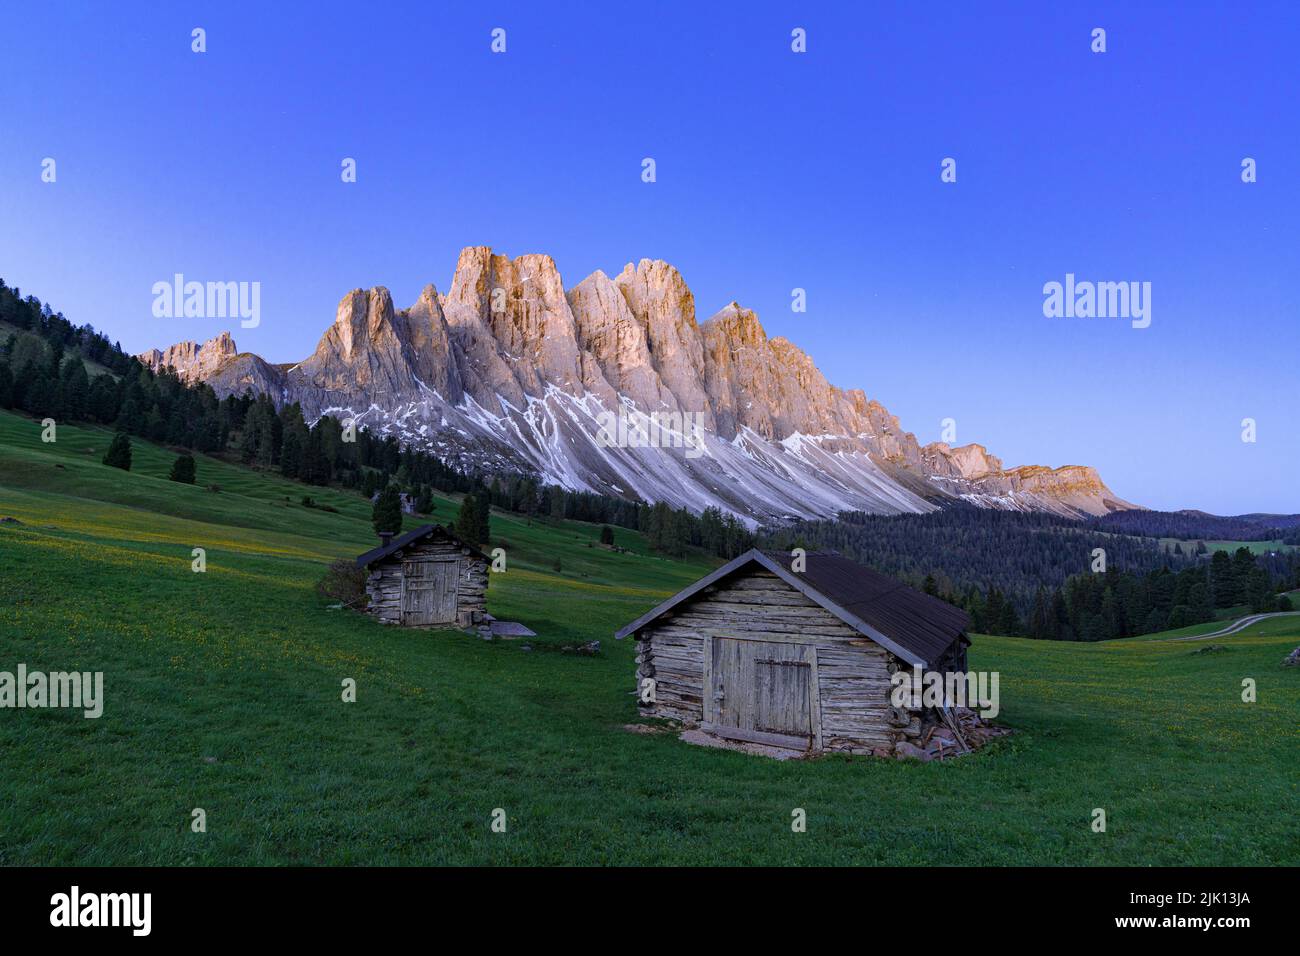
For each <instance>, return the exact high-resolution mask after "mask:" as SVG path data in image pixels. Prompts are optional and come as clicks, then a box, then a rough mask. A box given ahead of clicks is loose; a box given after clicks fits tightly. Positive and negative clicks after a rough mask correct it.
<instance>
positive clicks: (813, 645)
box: [615, 550, 970, 755]
mask: <svg viewBox="0 0 1300 956" xmlns="http://www.w3.org/2000/svg"><path fill="white" fill-rule="evenodd" d="M805 561H806V566H803V569H802V570H795V568H796V567H798V566H799V565H798V564H797V563H796V561H795V559H794V558H793V557H792V555H791V554H789V553H784V552H775V551H766V552H765V551H757V550H753V551H749V552H747V553H745V554H743V555H741V556H740V557H738V558H736V559H735V560H734V561H730V562H728V563H727V564H725V565H723V566H722V567H721V568H718V569H717V570H716V571H714V572H713V573H712V574H709V575H708V576H706V577H704V578H702V579H700V580H699V581H697V582H695V583H694V584H692V585H691V586H690V587H688V588H686V589H685V590H684V591H682V592H681V593H679V594H676V595H674V596H673V597H671V598H669V599H668V600H667V601H665V602H664V603H663V604H660V605H659V606H658V607H656V608H655V609H654V610H652V611H650V612H649V613H647V614H645V615H643V616H641V617H639V618H637V619H636V620H635V621H633V622H632V623H631V624H629V625H627V627H625V628H623V629H622V630H621V631H619V632H618V633H617V634H616V635H615V637H617V638H623V637H627V636H628V635H633V634H634V635H636V640H637V655H636V660H637V684H638V691H639V692H641V691H643V690H644V689H645V687H646V686H647V685H646V684H645V681H646V680H647V679H650V680H653V682H654V683H653V685H651V686H652V687H653V699H652V700H646V699H645V697H646V695H645V694H644V693H639V696H638V700H639V701H641V704H640V707H641V713H642V714H643V715H645V716H648V717H663V718H669V719H673V720H677V721H680V722H682V723H683V724H685V725H687V726H688V727H699V728H701V729H703V730H705V731H707V732H709V733H711V734H714V735H716V736H719V737H724V738H729V739H733V740H741V741H749V742H753V743H760V744H768V745H772V746H778V747H786V748H794V749H798V750H813V751H822V750H827V751H848V752H851V753H877V754H879V755H884V754H885V753H890V754H893V753H899V754H902V753H904V752H905V749H906V748H907V747H908V746H909V745H910V742H914V741H919V740H921V739H922V738H923V736H925V735H926V732H927V730H928V729H930V728H931V727H932V726H933V724H934V723H935V722H936V721H937V720H939V719H941V718H942V715H940V714H935V713H927V712H926V711H925V710H924V709H923V708H921V707H919V706H918V707H916V708H914V709H912V708H909V707H895V706H893V704H892V702H891V691H892V690H893V684H892V682H891V679H892V675H893V674H894V673H895V672H896V671H898V670H899V669H905V670H907V671H908V672H909V673H910V672H911V671H912V669H913V667H920V668H922V669H923V670H925V671H936V670H937V671H941V672H945V673H946V672H949V671H964V670H965V669H966V648H967V647H968V646H969V644H970V642H969V640H968V639H967V638H966V630H967V628H968V627H969V618H968V617H967V615H966V613H965V612H964V611H962V610H960V609H958V608H955V607H953V606H952V605H950V604H948V603H947V602H945V601H941V600H939V599H938V598H935V597H931V596H930V595H928V594H924V593H922V592H920V591H916V590H914V589H912V588H909V587H907V586H906V585H904V584H902V583H901V582H899V581H897V580H895V579H894V578H891V577H888V576H887V575H883V574H880V573H878V572H875V571H872V570H870V569H869V568H865V567H863V566H862V565H859V564H856V563H855V562H853V561H850V560H848V559H847V558H843V557H840V556H839V555H835V554H820V553H810V554H807V555H806V558H805ZM925 739H928V736H926V737H925Z"/></svg>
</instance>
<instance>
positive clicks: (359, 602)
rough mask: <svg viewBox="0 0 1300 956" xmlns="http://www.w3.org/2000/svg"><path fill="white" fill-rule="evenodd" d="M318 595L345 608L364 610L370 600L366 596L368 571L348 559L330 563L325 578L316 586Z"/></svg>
mask: <svg viewBox="0 0 1300 956" xmlns="http://www.w3.org/2000/svg"><path fill="white" fill-rule="evenodd" d="M316 593H317V594H319V595H320V596H321V597H323V598H328V599H330V600H331V601H336V602H338V603H339V604H342V605H343V606H344V607H356V608H363V607H365V606H366V603H367V601H368V600H369V595H367V594H366V569H365V568H359V567H357V563H356V562H355V561H352V560H350V559H348V558H339V559H338V560H337V561H333V562H331V563H330V566H329V568H328V569H326V571H325V576H324V577H323V578H321V579H320V581H319V582H318V583H317V585H316Z"/></svg>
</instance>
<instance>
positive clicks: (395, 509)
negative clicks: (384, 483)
mask: <svg viewBox="0 0 1300 956" xmlns="http://www.w3.org/2000/svg"><path fill="white" fill-rule="evenodd" d="M371 521H372V522H373V523H374V526H375V531H376V533H379V534H382V533H384V532H391V533H392V534H398V533H399V532H400V531H401V530H402V493H401V490H400V489H399V488H398V487H397V485H391V484H390V485H389V486H388V487H387V488H385V489H384V490H383V491H381V492H380V493H379V500H378V501H376V502H375V507H374V510H373V512H372V513H371Z"/></svg>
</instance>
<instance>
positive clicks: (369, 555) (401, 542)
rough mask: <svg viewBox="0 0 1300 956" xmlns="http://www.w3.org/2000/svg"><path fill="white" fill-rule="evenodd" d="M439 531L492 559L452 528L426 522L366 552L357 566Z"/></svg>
mask: <svg viewBox="0 0 1300 956" xmlns="http://www.w3.org/2000/svg"><path fill="white" fill-rule="evenodd" d="M438 533H440V534H442V536H443V537H445V538H448V539H449V540H451V541H454V542H456V544H458V545H460V546H461V547H462V548H468V549H469V553H470V554H472V555H474V556H476V557H479V558H482V559H483V560H484V561H488V560H491V559H490V558H488V556H487V555H486V554H484V553H483V552H482V551H480V550H479V549H478V548H476V547H474V545H472V544H469V543H468V542H465V541H462V540H461V539H460V538H458V537H456V536H455V535H454V534H452V533H451V531H450V530H448V529H447V528H444V527H443V526H442V525H440V524H426V525H424V526H423V527H421V528H416V529H415V530H414V531H408V532H407V533H406V534H404V535H402V536H401V537H400V538H394V539H393V540H392V541H390V542H388V544H384V545H380V546H379V547H377V548H375V549H374V550H373V551H367V552H366V553H365V554H363V555H361V556H360V557H359V558H357V567H359V568H365V567H369V566H370V565H372V564H374V563H375V562H376V561H382V560H383V559H384V558H386V557H388V556H389V555H390V554H392V553H393V552H394V551H400V550H401V549H402V548H405V547H408V546H409V545H411V544H413V543H415V542H416V541H419V540H421V539H423V538H427V537H428V536H429V535H431V534H438Z"/></svg>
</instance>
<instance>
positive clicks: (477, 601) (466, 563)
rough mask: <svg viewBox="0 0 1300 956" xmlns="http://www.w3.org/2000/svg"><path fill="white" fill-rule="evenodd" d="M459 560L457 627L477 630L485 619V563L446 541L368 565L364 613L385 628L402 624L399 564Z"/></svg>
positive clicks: (424, 542) (429, 541) (435, 540)
mask: <svg viewBox="0 0 1300 956" xmlns="http://www.w3.org/2000/svg"><path fill="white" fill-rule="evenodd" d="M453 557H454V558H458V559H459V560H460V573H459V575H458V576H457V581H456V624H455V626H456V627H461V628H466V627H477V626H479V625H482V624H484V623H485V622H486V617H487V581H488V567H487V562H486V561H484V560H483V559H482V558H480V557H477V556H475V555H473V554H471V553H470V550H469V549H468V548H466V547H464V546H463V545H461V544H458V543H457V542H455V541H452V540H450V539H447V538H437V537H429V538H424V539H422V540H420V541H417V542H415V543H414V544H412V545H411V546H409V547H406V548H402V549H401V550H400V551H396V552H394V553H393V554H390V555H389V556H388V557H386V558H384V560H382V561H380V562H378V563H376V564H374V565H371V567H370V573H369V575H367V577H366V593H367V594H368V595H369V596H370V604H369V606H368V607H367V608H366V611H367V613H370V614H373V615H374V616H375V617H377V618H379V620H380V621H382V622H383V623H385V624H401V623H402V562H403V561H409V560H411V559H412V558H431V559H437V558H441V559H446V558H453Z"/></svg>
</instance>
